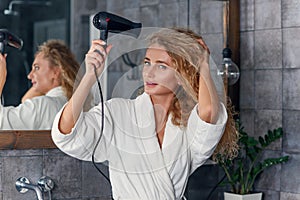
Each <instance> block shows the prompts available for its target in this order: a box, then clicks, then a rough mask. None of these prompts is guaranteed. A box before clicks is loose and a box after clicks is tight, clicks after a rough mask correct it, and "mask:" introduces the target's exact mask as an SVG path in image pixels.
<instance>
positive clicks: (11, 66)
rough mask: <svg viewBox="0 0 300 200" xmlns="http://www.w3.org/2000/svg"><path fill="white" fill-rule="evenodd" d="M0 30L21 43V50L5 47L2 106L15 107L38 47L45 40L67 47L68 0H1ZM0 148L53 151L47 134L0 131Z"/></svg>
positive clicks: (52, 145) (28, 84) (26, 84)
mask: <svg viewBox="0 0 300 200" xmlns="http://www.w3.org/2000/svg"><path fill="white" fill-rule="evenodd" d="M0 28H1V29H7V30H9V31H10V32H11V33H13V34H15V35H16V36H18V37H20V38H21V39H22V40H23V47H22V49H21V50H17V49H14V48H9V47H8V48H6V52H7V78H6V83H5V85H4V88H3V93H2V105H4V106H17V105H19V104H20V103H21V98H22V96H23V95H24V94H25V92H26V91H27V90H28V89H29V88H30V87H31V81H30V80H28V79H27V74H28V73H29V72H30V70H31V66H32V62H33V60H34V53H35V52H36V50H37V47H38V46H39V45H40V44H42V43H43V42H44V41H47V40H48V39H60V40H63V41H64V42H65V43H66V44H67V45H68V46H69V45H70V0H63V1H62V0H1V2H0ZM0 132H1V133H0V138H1V142H0V149H26V148H32V147H34V148H54V147H55V146H54V144H53V143H52V140H51V137H50V131H20V130H13V131H5V130H0Z"/></svg>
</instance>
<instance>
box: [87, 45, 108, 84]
mask: <svg viewBox="0 0 300 200" xmlns="http://www.w3.org/2000/svg"><path fill="white" fill-rule="evenodd" d="M111 48H112V45H108V46H106V43H105V42H104V41H102V40H93V42H92V45H91V48H90V50H89V51H88V53H87V54H86V55H85V65H86V76H88V77H89V78H90V80H91V81H92V82H93V83H94V82H95V81H96V76H95V71H96V74H97V76H99V75H100V74H101V73H102V72H103V69H104V66H105V60H106V58H107V55H108V53H109V52H110V50H111Z"/></svg>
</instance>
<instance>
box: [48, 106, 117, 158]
mask: <svg viewBox="0 0 300 200" xmlns="http://www.w3.org/2000/svg"><path fill="white" fill-rule="evenodd" d="M64 107H65V106H64ZM64 107H63V108H62V109H61V111H60V112H59V113H58V114H57V115H56V117H55V119H54V122H53V127H52V132H51V134H52V139H53V141H54V143H55V144H56V145H57V147H58V148H59V149H60V150H62V151H63V152H65V153H66V154H68V155H70V156H72V157H76V158H77V159H80V160H86V161H91V160H92V155H93V152H94V149H96V150H95V155H97V156H96V157H95V161H96V162H103V161H106V160H107V157H108V148H109V144H110V142H111V139H112V132H113V131H112V117H111V115H110V112H109V107H108V106H107V102H106V103H105V104H104V110H105V116H104V131H103V133H104V134H102V133H101V117H102V112H101V106H95V107H94V108H92V109H91V110H89V111H88V112H81V114H80V116H79V118H78V120H77V122H76V124H75V126H74V127H73V129H72V131H71V133H69V134H62V133H61V132H60V130H59V128H58V122H59V119H60V117H61V114H62V111H63V109H64Z"/></svg>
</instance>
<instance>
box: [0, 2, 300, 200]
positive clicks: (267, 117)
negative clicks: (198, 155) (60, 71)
mask: <svg viewBox="0 0 300 200" xmlns="http://www.w3.org/2000/svg"><path fill="white" fill-rule="evenodd" d="M125 2H126V3H125ZM188 2H189V4H188ZM71 4H72V5H71V12H72V16H71V19H72V22H71V48H72V50H73V51H74V53H75V55H76V56H77V58H78V60H81V61H82V60H83V58H84V55H85V52H86V51H87V50H88V48H89V33H88V31H87V29H88V16H89V15H90V14H94V13H97V12H99V11H103V10H106V11H109V12H113V13H116V14H118V15H122V16H124V17H126V18H128V19H131V20H133V21H142V22H143V25H144V26H146V27H148V26H157V27H170V26H183V27H187V25H188V24H189V26H190V27H191V28H192V29H193V30H195V31H197V32H199V33H201V34H202V35H203V37H204V39H205V40H206V42H207V44H208V46H209V48H210V50H211V52H212V57H213V59H214V61H215V62H216V63H217V64H218V63H220V62H221V59H222V55H221V52H222V49H223V36H222V2H221V1H211V0H201V1H200V0H189V1H185V0H154V1H147V0H129V1H124V2H122V3H120V1H119V0H108V1H104V0H103V1H100V0H98V1H97V0H86V1H81V0H72V1H71ZM240 4H241V21H240V25H241V44H240V45H241V52H240V56H241V62H240V63H241V66H240V68H241V81H240V82H241V86H240V110H241V113H240V116H241V120H242V122H243V124H244V126H245V129H246V131H247V132H249V133H250V134H253V135H255V136H259V135H262V134H264V133H265V131H266V130H268V129H273V128H276V127H278V126H283V129H284V133H285V135H284V138H283V139H282V141H279V142H277V143H276V144H274V145H273V146H271V147H270V149H269V150H268V151H267V152H266V153H265V155H264V156H269V155H290V158H291V159H290V161H289V162H288V163H287V164H284V165H282V166H276V167H273V168H271V169H270V170H268V171H266V173H264V174H262V175H261V178H260V180H259V181H258V183H257V184H256V188H257V189H259V190H262V191H263V192H264V196H265V198H264V199H265V200H279V199H280V200H288V199H293V200H297V199H300V179H299V176H298V175H299V174H300V167H299V164H300V146H299V144H300V143H299V142H298V141H300V136H299V135H300V134H299V130H300V125H299V124H300V123H299V121H300V104H299V99H300V89H299V88H300V85H299V84H300V83H299V77H300V56H299V55H300V39H299V33H300V12H299V11H300V2H299V1H298V0H270V1H264V0H240ZM188 6H189V7H188ZM162 19H164V20H162ZM100 167H101V168H104V171H105V172H106V173H107V168H106V167H103V166H100ZM0 171H1V176H0V200H2V199H3V200H10V199H31V200H32V199H34V198H35V194H34V193H33V192H32V191H29V192H28V193H26V194H19V193H18V192H17V191H16V190H15V188H14V183H15V180H16V179H17V178H18V177H20V176H27V177H28V178H29V179H31V181H32V182H37V180H38V179H39V178H40V177H41V176H42V175H48V176H50V177H52V178H53V179H54V181H55V183H56V187H55V189H54V190H53V198H54V199H58V200H61V199H72V200H79V199H95V200H96V199H103V200H104V199H109V198H110V195H111V191H110V186H109V184H108V183H107V182H106V180H105V179H104V178H103V177H102V176H101V175H100V174H99V173H98V172H97V171H96V169H95V168H94V167H93V166H92V164H91V163H90V162H83V161H79V160H77V159H75V158H71V157H69V156H67V155H65V154H63V153H62V152H60V151H59V150H27V151H0ZM197 171H199V172H198V173H197V174H195V176H193V177H192V178H191V182H190V185H189V189H190V190H188V191H187V195H188V196H189V197H190V199H193V197H195V198H194V199H205V196H204V195H202V196H201V195H199V194H200V193H202V194H205V193H207V191H208V190H210V189H212V188H213V186H214V183H215V180H218V170H216V168H215V167H205V168H203V169H199V170H197ZM201 174H203V175H201ZM207 174H209V176H207ZM274 175H275V176H274ZM197 177H201V178H197ZM203 177H206V178H207V179H203ZM197 180H199V182H197ZM203 184H204V185H203ZM201 188H205V192H203V191H201ZM199 191H200V193H199ZM220 193H221V189H220V190H219V193H215V194H214V199H222V195H220Z"/></svg>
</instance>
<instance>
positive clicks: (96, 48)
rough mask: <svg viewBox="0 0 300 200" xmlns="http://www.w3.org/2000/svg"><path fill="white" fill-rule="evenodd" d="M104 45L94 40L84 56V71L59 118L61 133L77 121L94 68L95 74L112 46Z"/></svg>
mask: <svg viewBox="0 0 300 200" xmlns="http://www.w3.org/2000/svg"><path fill="white" fill-rule="evenodd" d="M104 45H105V42H104V41H102V40H94V41H93V42H92V45H91V47H90V50H89V51H88V53H87V54H86V56H85V65H86V72H85V74H84V76H83V78H82V80H81V82H80V84H79V86H78V87H77V89H76V90H75V92H74V94H73V95H72V97H71V99H70V100H69V102H68V103H67V104H66V106H65V108H64V110H63V112H62V114H61V117H60V119H59V124H58V128H59V130H60V131H61V132H62V133H63V134H68V133H70V132H71V130H72V128H73V127H74V125H75V123H76V122H77V120H78V117H79V115H80V113H81V112H82V109H83V105H84V102H85V100H86V98H87V96H88V94H89V91H90V89H91V87H92V86H93V85H94V83H95V82H96V76H95V70H96V73H97V75H99V74H101V73H102V71H103V68H104V63H105V59H106V57H107V54H108V53H109V51H110V50H111V47H112V46H111V45H108V46H107V47H106V48H104Z"/></svg>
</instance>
